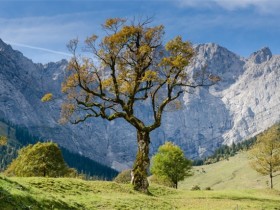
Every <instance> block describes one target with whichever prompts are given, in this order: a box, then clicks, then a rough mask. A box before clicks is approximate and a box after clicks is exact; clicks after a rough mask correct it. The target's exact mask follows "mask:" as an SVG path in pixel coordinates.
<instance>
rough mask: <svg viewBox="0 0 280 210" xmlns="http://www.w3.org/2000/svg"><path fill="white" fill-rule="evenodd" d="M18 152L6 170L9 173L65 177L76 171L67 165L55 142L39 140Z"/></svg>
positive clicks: (24, 175) (26, 175)
mask: <svg viewBox="0 0 280 210" xmlns="http://www.w3.org/2000/svg"><path fill="white" fill-rule="evenodd" d="M18 153H19V155H18V157H17V158H16V159H15V160H14V161H13V162H12V163H11V164H10V165H9V167H8V168H7V170H6V171H5V173H6V174H7V175H14V176H23V177H29V176H42V177H63V176H70V175H74V174H75V173H76V172H75V170H74V169H71V168H69V167H68V166H67V165H66V163H65V162H64V160H63V157H62V154H61V151H60V149H59V147H58V145H57V144H55V143H52V142H47V143H41V142H38V143H36V144H34V145H28V146H27V147H24V148H22V149H20V150H19V152H18Z"/></svg>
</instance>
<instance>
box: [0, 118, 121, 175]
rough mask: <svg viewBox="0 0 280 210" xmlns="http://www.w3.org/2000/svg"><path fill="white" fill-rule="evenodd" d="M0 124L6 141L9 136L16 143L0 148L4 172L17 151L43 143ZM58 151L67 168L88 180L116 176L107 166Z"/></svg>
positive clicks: (14, 127) (15, 127)
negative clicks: (13, 138)
mask: <svg viewBox="0 0 280 210" xmlns="http://www.w3.org/2000/svg"><path fill="white" fill-rule="evenodd" d="M0 122H2V123H4V124H6V125H7V134H8V136H7V137H8V139H10V137H11V135H13V136H14V137H15V138H16V141H10V140H9V141H8V145H7V146H3V147H0V161H1V162H0V170H4V169H5V168H6V167H7V166H8V164H10V163H11V161H12V160H13V159H14V158H16V157H17V150H18V149H20V148H21V147H23V146H27V145H28V144H35V143H36V142H38V141H41V142H43V140H42V139H40V138H38V137H36V136H33V135H32V134H30V133H29V131H28V129H27V128H24V127H21V126H18V125H13V124H12V123H10V122H7V121H5V120H3V119H0ZM60 149H61V151H62V154H63V157H64V160H65V162H66V163H67V164H68V166H69V167H71V168H75V169H77V171H78V172H79V173H82V174H84V175H85V176H86V177H88V178H90V177H94V178H96V179H102V180H112V179H113V178H114V177H116V176H117V175H118V172H117V171H116V170H114V169H112V168H110V167H108V166H105V165H103V164H100V163H98V162H96V161H94V160H92V159H90V158H87V157H84V156H82V155H80V154H78V153H73V152H71V151H69V150H68V149H66V148H64V147H61V146H60Z"/></svg>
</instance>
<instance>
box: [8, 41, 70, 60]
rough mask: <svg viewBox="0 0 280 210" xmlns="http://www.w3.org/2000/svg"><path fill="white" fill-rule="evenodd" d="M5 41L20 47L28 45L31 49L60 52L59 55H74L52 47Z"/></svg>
mask: <svg viewBox="0 0 280 210" xmlns="http://www.w3.org/2000/svg"><path fill="white" fill-rule="evenodd" d="M4 42H6V43H8V44H10V45H14V46H18V47H26V48H29V49H34V50H41V51H45V52H49V53H54V54H59V55H65V56H69V57H71V56H72V55H71V54H70V53H65V52H61V51H56V50H51V49H47V48H43V47H36V46H32V45H27V44H21V43H16V42H10V41H4Z"/></svg>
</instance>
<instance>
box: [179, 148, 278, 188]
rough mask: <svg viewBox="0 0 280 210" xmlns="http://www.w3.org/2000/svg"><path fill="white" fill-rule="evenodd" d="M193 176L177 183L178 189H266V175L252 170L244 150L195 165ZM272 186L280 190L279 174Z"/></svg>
mask: <svg viewBox="0 0 280 210" xmlns="http://www.w3.org/2000/svg"><path fill="white" fill-rule="evenodd" d="M193 171H194V176H192V177H188V178H187V179H185V180H184V181H183V182H181V183H180V184H179V188H180V189H191V187H192V186H194V185H199V186H200V187H201V188H202V189H204V188H206V187H211V188H212V189H214V190H223V189H231V190H233V189H234V190H241V189H266V188H268V186H269V185H268V181H269V179H268V177H267V176H261V175H259V174H258V173H257V172H256V171H254V170H253V169H252V168H251V167H250V166H249V162H248V156H247V153H246V152H241V153H239V154H238V155H236V156H234V157H230V158H229V160H223V161H219V162H217V163H213V164H210V165H203V166H195V167H194V168H193ZM274 180H275V181H274V183H275V185H274V187H275V189H277V190H280V176H277V177H275V178H274Z"/></svg>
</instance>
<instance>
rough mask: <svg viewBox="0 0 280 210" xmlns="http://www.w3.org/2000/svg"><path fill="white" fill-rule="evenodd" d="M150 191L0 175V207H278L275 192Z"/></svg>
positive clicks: (111, 184)
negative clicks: (149, 192)
mask: <svg viewBox="0 0 280 210" xmlns="http://www.w3.org/2000/svg"><path fill="white" fill-rule="evenodd" d="M0 177H1V176H0ZM1 188H2V189H1ZM150 191H151V194H152V195H150V196H148V195H144V194H140V193H137V192H135V191H133V190H132V187H131V185H123V184H117V183H114V182H102V181H83V180H78V179H66V178H57V179H54V178H34V177H31V178H9V179H7V178H3V177H1V178H0V209H1V210H10V209H11V210H12V209H17V210H19V209H40V210H41V209H48V210H49V209H65V210H66V209H67V210H70V209H89V210H93V209H105V210H107V209H122V210H124V209H142V210H144V209H149V210H150V209H162V210H163V209H195V210H204V209H209V210H211V209H236V208H237V206H238V209H280V193H279V191H270V190H243V191H242V190H239V191H234V190H233V191H232V190H227V191H188V190H175V189H169V188H165V187H159V186H151V187H150Z"/></svg>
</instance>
